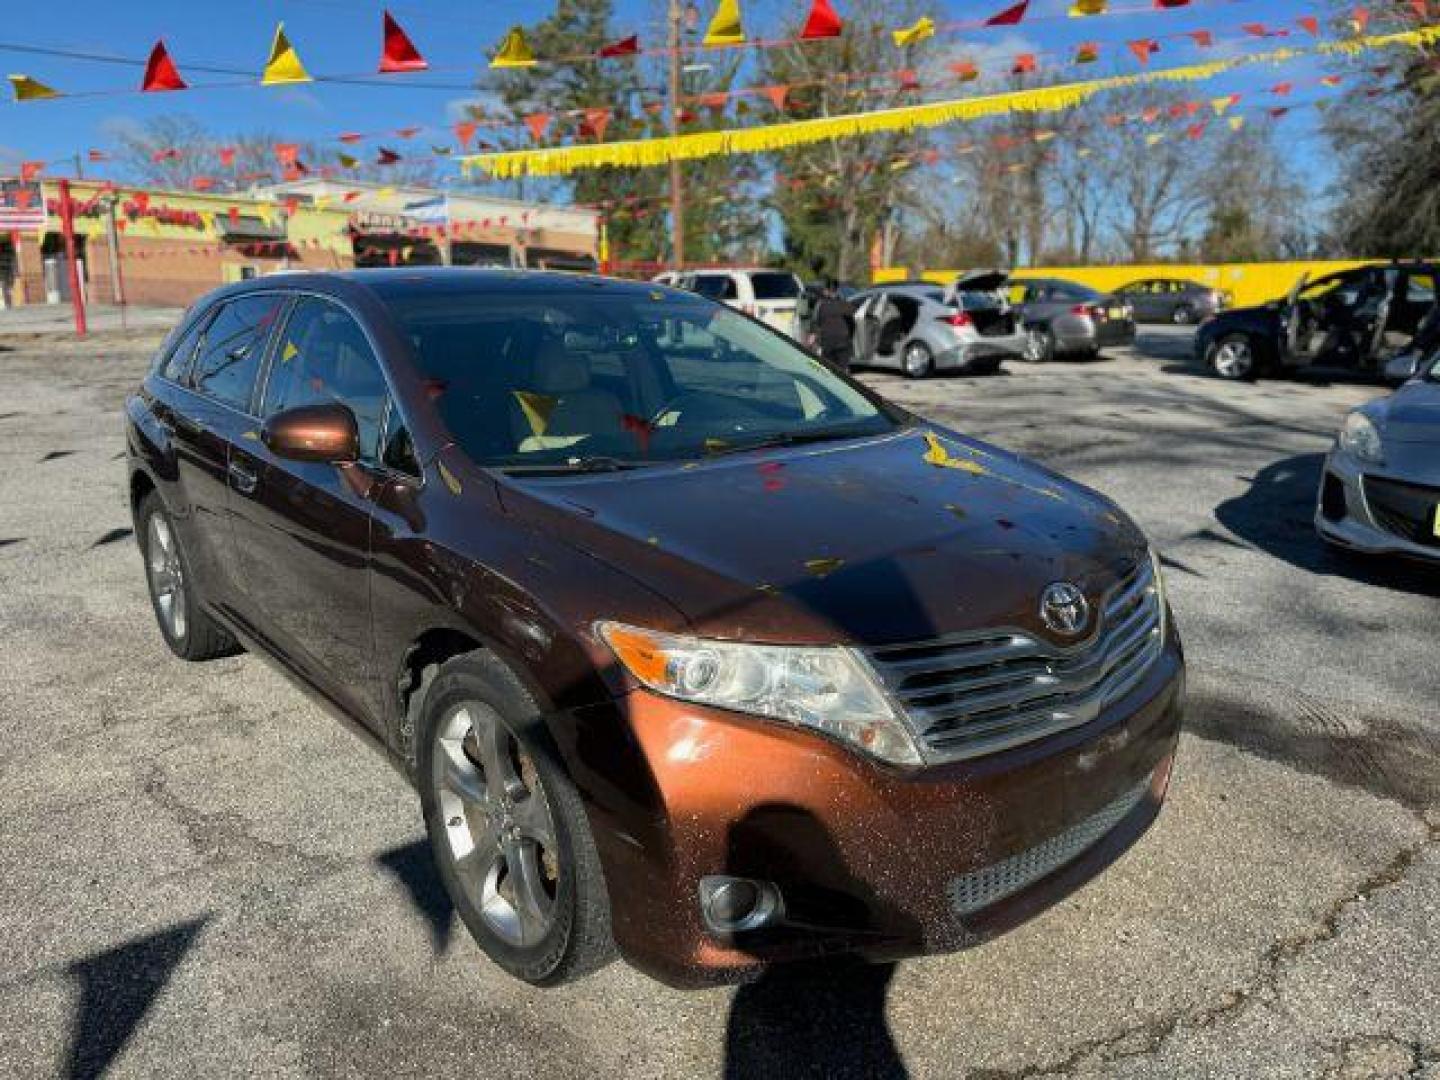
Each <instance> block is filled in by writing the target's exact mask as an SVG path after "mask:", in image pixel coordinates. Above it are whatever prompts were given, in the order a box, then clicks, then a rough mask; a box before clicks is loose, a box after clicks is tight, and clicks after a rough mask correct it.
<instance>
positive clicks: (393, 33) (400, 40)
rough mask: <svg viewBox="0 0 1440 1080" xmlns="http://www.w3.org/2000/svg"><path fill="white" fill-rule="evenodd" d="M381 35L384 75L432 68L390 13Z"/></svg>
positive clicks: (381, 64)
mask: <svg viewBox="0 0 1440 1080" xmlns="http://www.w3.org/2000/svg"><path fill="white" fill-rule="evenodd" d="M381 34H382V37H383V39H384V43H383V45H382V46H381V49H380V73H381V74H382V75H386V74H390V73H392V72H396V71H424V70H425V69H426V68H428V67H429V66H430V65H429V64H427V63H426V62H425V58H424V57H423V56H421V55H420V50H418V49H417V48H415V43H414V42H412V41H411V40H410V35H409V34H407V33H405V31H404V30H401V29H400V24H399V23H397V22H396V21H395V17H394V16H393V15H391V14H390V12H388V11H387V12H385V16H384V22H383V24H382V30H381Z"/></svg>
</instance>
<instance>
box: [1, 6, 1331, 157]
mask: <svg viewBox="0 0 1440 1080" xmlns="http://www.w3.org/2000/svg"><path fill="white" fill-rule="evenodd" d="M859 2H860V0H834V4H835V7H836V10H837V11H839V13H840V14H841V16H842V17H843V16H844V15H846V14H847V13H848V12H850V11H853V10H856V9H857V7H858V5H859ZM867 2H871V3H875V2H879V0H867ZM1007 2H1008V0H986V2H974V0H967V2H964V3H960V2H954V0H952V2H950V3H942V4H941V5H940V11H941V12H942V13H943V17H944V18H948V19H952V20H966V21H968V20H976V19H980V18H984V17H986V16H988V15H991V14H994V13H995V12H996V11H997V10H999V9H1001V8H1003V7H1005V6H1007ZM1147 2H1148V0H1112V4H1111V6H1112V7H1114V8H1123V9H1125V10H1126V12H1127V13H1126V14H1112V15H1108V16H1104V17H1100V18H1094V19H1087V20H1077V19H1065V18H1062V17H1060V16H1063V14H1064V12H1065V10H1066V8H1067V7H1068V4H1069V0H1034V2H1033V3H1032V4H1031V9H1030V16H1031V17H1030V18H1029V19H1028V20H1027V21H1026V22H1025V23H1024V24H1022V25H1021V26H1018V27H1014V28H1010V29H1007V30H1004V31H1000V30H989V31H977V32H976V33H973V34H967V35H963V36H962V37H961V38H959V39H958V40H957V39H956V38H953V37H945V38H943V39H936V40H935V41H934V42H932V43H931V45H930V46H929V48H930V49H931V50H933V51H935V52H942V53H951V52H954V53H956V54H959V53H960V52H961V51H963V50H964V49H968V48H972V47H973V48H974V49H975V50H976V51H977V53H978V54H979V55H980V56H981V57H982V58H983V56H985V55H986V51H987V50H989V51H990V52H994V53H1000V54H1007V55H1008V54H1011V53H1014V52H1018V51H1028V50H1032V49H1033V50H1037V51H1042V52H1049V51H1051V50H1054V51H1056V52H1060V53H1065V54H1068V53H1069V52H1070V51H1071V50H1073V48H1074V46H1075V44H1076V43H1077V42H1079V41H1082V40H1088V39H1091V38H1096V39H1101V40H1104V41H1106V42H1110V41H1113V42H1114V44H1113V45H1107V59H1106V60H1105V61H1103V62H1102V63H1101V64H1098V65H1095V66H1093V67H1091V68H1088V69H1078V70H1077V69H1069V70H1071V71H1076V74H1077V76H1078V77H1085V76H1086V74H1088V73H1093V74H1102V73H1105V72H1107V71H1111V70H1134V69H1135V68H1136V67H1137V64H1136V62H1135V61H1134V60H1133V58H1130V57H1129V55H1128V53H1125V50H1124V45H1123V42H1124V40H1126V39H1127V38H1135V37H1148V36H1159V35H1162V34H1174V33H1179V32H1182V31H1185V30H1189V29H1194V28H1199V27H1204V28H1208V29H1212V30H1214V31H1216V32H1217V34H1220V35H1226V34H1228V35H1234V34H1235V33H1236V32H1237V28H1238V26H1239V25H1240V24H1242V23H1244V22H1247V21H1256V22H1263V23H1265V24H1267V25H1271V26H1286V25H1288V26H1290V27H1291V28H1293V27H1294V20H1295V19H1296V18H1297V17H1299V16H1300V15H1304V14H1318V13H1321V11H1322V9H1321V8H1320V7H1318V6H1317V5H1315V4H1306V3H1298V2H1294V0H1282V2H1278V3H1277V2H1266V3H1261V2H1259V0H1209V2H1206V0H1195V3H1194V4H1193V6H1192V7H1190V8H1189V9H1185V10H1179V11H1170V12H1163V13H1153V14H1152V13H1149V12H1144V11H1141V10H1139V9H1143V8H1144V7H1145V6H1146V4H1147ZM617 3H618V7H619V16H618V18H617V26H618V28H619V29H620V30H621V31H622V32H625V33H629V32H638V33H640V35H641V39H642V42H645V41H650V42H653V41H656V40H658V37H659V34H660V25H659V23H660V20H659V15H660V12H661V3H660V0H617ZM792 4H793V6H791V5H786V4H782V3H780V2H777V0H749V2H746V0H741V5H742V10H743V11H744V14H745V18H746V26H747V30H748V31H749V32H750V34H751V36H765V35H767V33H769V34H773V33H774V32H775V31H776V30H777V28H778V26H779V25H780V22H781V19H782V17H783V15H784V14H785V13H793V12H794V11H795V10H796V9H797V8H798V9H800V10H803V9H804V7H806V6H807V5H808V0H792ZM383 6H385V5H382V4H378V3H368V2H355V0H255V2H251V3H233V2H232V3H225V4H215V3H205V2H190V3H182V2H180V0H147V2H146V3H144V4H133V3H132V4H125V3H113V2H102V0H71V2H70V3H68V4H66V5H64V6H63V8H61V7H59V6H57V7H56V8H54V9H52V10H57V11H61V10H63V13H64V18H63V19H56V20H44V19H40V18H26V19H23V20H21V19H11V20H8V21H7V24H6V29H5V30H4V31H3V32H0V43H3V44H6V45H14V44H25V45H33V46H40V47H49V48H61V49H68V50H80V51H86V52H93V53H97V54H104V55H110V56H118V57H127V58H143V57H144V56H145V55H146V54H147V53H148V51H149V48H150V46H151V45H152V44H153V43H154V41H155V40H156V39H157V38H160V37H163V38H164V39H165V41H166V44H167V45H168V47H169V49H170V52H171V54H172V56H173V57H174V58H175V61H176V63H177V64H178V65H179V68H180V71H181V74H182V75H184V76H185V77H186V78H187V79H188V80H189V81H190V82H191V83H193V84H201V83H205V82H215V81H219V80H227V79H229V80H230V81H234V79H233V77H227V76H223V75H214V74H207V73H204V72H201V71H199V70H197V68H199V67H200V66H202V65H213V66H216V67H222V68H238V69H243V70H246V71H253V72H255V73H257V75H258V72H259V70H260V68H261V66H262V64H263V62H264V59H265V56H266V53H267V50H268V48H269V44H270V36H271V34H272V32H273V30H274V26H275V23H276V22H277V21H278V20H280V19H283V20H284V21H285V25H286V30H287V32H288V34H289V36H290V39H291V41H292V42H293V43H294V44H295V46H296V48H297V50H298V51H299V53H300V55H301V57H302V59H303V61H304V63H305V64H306V65H307V67H308V68H309V69H310V71H311V72H312V73H314V74H347V75H361V74H365V73H368V72H371V71H373V69H374V65H375V63H376V61H377V57H378V53H379V44H380V42H379V39H380V12H381V10H382V7H383ZM712 6H713V4H712V2H711V0H707V2H703V3H701V4H700V8H701V11H702V13H703V14H702V18H708V16H709V13H710V11H711V10H712ZM389 7H390V9H391V10H392V11H393V12H394V14H395V16H396V17H397V18H398V19H399V21H400V22H401V24H402V25H403V26H404V27H405V29H406V30H407V31H409V32H410V34H411V36H412V37H413V38H414V40H415V42H416V45H417V46H418V48H419V49H420V51H421V52H422V53H423V54H424V55H425V56H426V57H427V59H429V61H430V62H431V64H432V66H433V67H434V68H435V69H436V70H434V71H432V72H429V73H425V74H423V75H402V76H394V77H389V78H388V79H386V80H384V81H383V84H382V85H377V86H368V85H367V86H356V85H334V84H325V83H313V84H309V85H305V86H296V87H286V88H263V87H259V86H229V87H224V88H219V87H217V88H210V89H194V90H190V91H184V92H178V93H170V94H145V95H141V94H137V93H128V94H121V95H116V96H100V97H93V98H85V97H76V98H74V99H71V100H54V101H43V102H33V103H23V104H19V105H15V104H10V103H8V102H7V103H6V104H3V105H0V171H8V170H7V169H6V167H7V166H9V167H11V168H13V165H14V163H15V162H16V161H17V160H19V159H22V158H23V159H38V160H45V161H50V162H52V163H54V164H53V165H52V171H57V172H58V171H64V169H63V166H62V162H63V160H64V159H66V158H68V157H69V156H70V155H72V154H75V153H81V154H83V153H84V152H85V151H86V150H87V149H89V148H91V147H100V148H103V147H106V146H107V145H109V144H110V143H112V142H113V135H114V132H115V131H116V130H117V129H118V128H119V127H121V126H123V125H125V124H133V123H137V122H141V121H143V120H144V119H145V118H147V117H150V116H155V115H159V114H165V113H177V112H184V113H189V114H192V115H193V116H195V117H196V118H198V119H199V120H201V121H202V122H203V123H205V124H206V126H207V127H209V128H211V129H212V130H214V131H215V132H216V133H217V135H220V136H228V135H234V134H240V133H244V132H251V131H257V130H262V131H270V132H274V133H276V134H277V135H279V136H282V137H285V138H294V139H301V140H303V139H311V138H326V137H333V136H335V135H337V134H339V133H340V132H343V131H348V130H363V131H374V130H379V129H389V128H399V127H406V126H411V125H434V126H443V125H447V124H449V123H450V122H452V121H453V120H454V119H455V118H456V115H457V112H456V110H457V108H458V105H459V103H460V102H462V101H463V100H465V98H466V97H467V93H466V90H465V87H466V86H467V85H468V84H470V83H471V82H472V81H473V79H474V77H475V76H476V74H477V73H481V74H482V78H483V72H484V71H485V68H484V63H485V60H484V56H485V53H487V52H488V51H489V50H491V49H493V47H494V45H495V44H496V42H497V41H498V40H499V39H500V38H501V37H502V36H503V34H504V32H505V30H506V29H507V28H508V27H509V26H510V25H512V24H515V23H521V24H523V23H525V22H527V21H534V20H536V19H538V18H541V17H543V16H544V15H545V14H547V13H548V12H549V11H550V10H552V6H551V4H550V3H547V2H545V0H540V2H539V3H534V2H531V0H484V3H475V2H474V0H470V2H460V0H424V2H423V3H422V2H421V0H396V2H395V3H393V4H390V5H389ZM1292 43H1294V44H1299V45H1303V44H1304V43H1305V39H1304V35H1303V34H1300V33H1299V32H1297V33H1296V34H1295V36H1294V38H1292ZM1271 44H1274V43H1271ZM1249 47H1251V48H1259V47H1264V45H1263V43H1259V42H1254V43H1252V44H1251V45H1250V46H1249ZM1223 48H1225V46H1224V45H1223V44H1222V45H1220V46H1218V47H1217V51H1219V49H1223ZM1202 56H1203V54H1201V53H1199V52H1197V51H1196V50H1195V49H1194V48H1193V47H1191V46H1190V45H1188V44H1186V43H1181V42H1169V41H1167V42H1166V43H1165V44H1164V46H1163V49H1162V52H1161V53H1160V54H1159V55H1158V56H1156V57H1155V58H1154V60H1153V61H1152V64H1153V65H1154V66H1171V65H1176V64H1181V63H1188V62H1192V61H1194V60H1196V59H1200V58H1202ZM0 61H3V65H4V71H5V72H6V73H10V72H17V73H25V74H28V75H31V76H34V77H35V78H38V79H40V80H41V81H43V82H46V83H48V84H50V85H52V86H55V87H56V88H58V89H61V90H63V91H68V92H73V93H81V92H84V91H92V90H94V91H101V90H124V89H126V88H129V87H134V86H137V85H138V83H139V76H140V73H139V70H138V69H134V68H129V67H124V66H118V65H107V64H102V63H90V62H80V61H75V60H68V59H60V58H55V57H50V56H42V55H34V54H24V53H21V52H16V51H11V50H8V49H3V48H0ZM1318 74H1319V70H1318V69H1317V68H1315V67H1314V66H1313V65H1311V64H1309V63H1308V62H1305V63H1292V64H1288V65H1286V66H1285V67H1284V68H1281V69H1269V68H1266V69H1251V70H1247V71H1244V72H1241V73H1237V74H1229V75H1226V76H1224V77H1223V78H1222V79H1221V80H1217V81H1216V82H1215V83H1213V84H1204V83H1202V84H1198V85H1197V89H1196V90H1195V95H1196V96H1197V97H1209V96H1212V94H1213V93H1220V92H1226V93H1228V92H1230V91H1232V90H1237V91H1240V92H1242V93H1247V94H1259V93H1261V92H1263V90H1264V89H1265V88H1267V87H1269V86H1272V85H1274V84H1275V83H1276V82H1279V81H1282V80H1294V81H1297V82H1299V81H1301V80H1305V79H1310V80H1312V81H1313V79H1314V78H1315V77H1316V76H1317V75H1318ZM965 92H966V91H965V90H964V89H957V90H956V94H955V96H959V95H961V94H963V93H965ZM1315 96H1317V94H1316V92H1315V91H1314V89H1313V88H1306V89H1304V90H1300V89H1297V91H1296V94H1295V100H1296V101H1297V102H1298V101H1302V100H1307V99H1310V98H1313V97H1315ZM1258 100H1259V99H1258V98H1257V101H1258ZM1098 108H1101V109H1103V104H1102V105H1100V106H1098ZM1285 125H1286V128H1285V130H1286V133H1287V134H1286V139H1287V142H1289V143H1291V144H1292V145H1293V146H1294V147H1295V148H1296V149H1297V157H1298V159H1299V161H1300V162H1301V163H1302V164H1304V165H1305V166H1308V167H1319V166H1320V165H1321V163H1323V160H1324V158H1325V155H1324V154H1323V153H1320V152H1318V151H1319V149H1320V147H1319V144H1318V142H1317V140H1316V139H1315V138H1314V137H1313V136H1314V132H1313V128H1314V113H1313V110H1308V109H1302V110H1297V112H1296V114H1295V115H1294V117H1292V118H1290V119H1287V120H1286V121H1285ZM421 138H422V139H423V138H424V136H422V137H421ZM418 141H419V140H417V142H418ZM432 141H434V140H432ZM101 175H103V172H102V173H101Z"/></svg>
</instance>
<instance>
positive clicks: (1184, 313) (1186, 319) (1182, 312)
mask: <svg viewBox="0 0 1440 1080" xmlns="http://www.w3.org/2000/svg"><path fill="white" fill-rule="evenodd" d="M1170 319H1171V321H1172V322H1174V323H1175V325H1176V326H1189V325H1190V324H1191V323H1193V322H1194V321H1195V309H1194V308H1192V307H1191V306H1190V305H1189V304H1181V305H1179V306H1178V307H1177V308H1176V309H1175V311H1174V312H1173V313H1172V314H1171V316H1170Z"/></svg>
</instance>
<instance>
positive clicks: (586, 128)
mask: <svg viewBox="0 0 1440 1080" xmlns="http://www.w3.org/2000/svg"><path fill="white" fill-rule="evenodd" d="M609 126H610V110H609V109H586V110H585V120H584V122H583V123H582V124H581V125H580V134H581V135H590V136H592V137H593V138H594V139H595V141H596V142H604V141H605V129H606V128H607V127H609Z"/></svg>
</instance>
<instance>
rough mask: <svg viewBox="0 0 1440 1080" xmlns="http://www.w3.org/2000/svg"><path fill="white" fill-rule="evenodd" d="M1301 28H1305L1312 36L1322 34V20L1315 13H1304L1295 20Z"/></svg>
mask: <svg viewBox="0 0 1440 1080" xmlns="http://www.w3.org/2000/svg"><path fill="white" fill-rule="evenodd" d="M1295 22H1296V24H1298V25H1299V27H1300V29H1301V30H1304V31H1305V32H1306V33H1307V34H1309V35H1310V36H1311V37H1319V36H1320V20H1319V19H1317V18H1316V17H1315V16H1314V15H1302V16H1300V18H1298V19H1296V20H1295Z"/></svg>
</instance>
